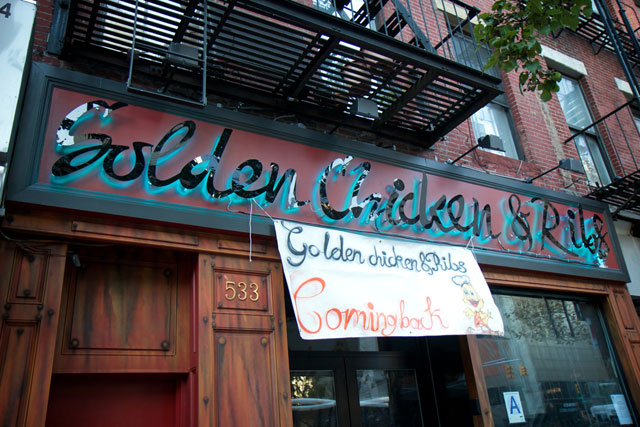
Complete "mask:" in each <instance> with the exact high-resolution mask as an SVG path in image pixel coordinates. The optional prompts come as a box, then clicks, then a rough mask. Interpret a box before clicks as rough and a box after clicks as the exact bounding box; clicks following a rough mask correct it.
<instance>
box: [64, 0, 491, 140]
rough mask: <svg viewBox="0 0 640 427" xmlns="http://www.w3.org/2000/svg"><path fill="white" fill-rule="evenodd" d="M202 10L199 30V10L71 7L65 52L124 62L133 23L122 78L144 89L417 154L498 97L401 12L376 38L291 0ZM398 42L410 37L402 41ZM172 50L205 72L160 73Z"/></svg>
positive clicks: (119, 0) (168, 5)
mask: <svg viewBox="0 0 640 427" xmlns="http://www.w3.org/2000/svg"><path fill="white" fill-rule="evenodd" d="M398 1H399V0H395V1H393V0H389V1H385V3H388V4H394V5H400V4H401V3H397V2H398ZM374 3H375V2H374V0H369V1H368V3H367V4H371V5H372V6H373V5H374ZM456 4H461V3H460V2H456ZM207 5H208V7H207V14H206V15H207V17H208V21H207V25H206V30H205V29H204V27H205V26H204V25H203V15H204V11H203V2H201V1H189V0H138V2H136V0H71V4H70V9H69V10H70V11H69V19H68V26H67V31H66V39H65V45H64V46H65V47H64V51H63V55H64V56H65V57H66V58H68V59H73V58H74V57H78V58H80V57H84V58H90V59H91V60H96V59H98V60H100V61H107V62H109V63H110V64H111V65H123V64H127V63H128V61H129V59H130V58H131V56H130V52H131V47H132V40H133V34H134V33H133V27H134V22H135V25H136V32H135V34H136V39H135V53H134V55H133V59H132V61H131V63H132V64H133V65H132V70H133V76H132V77H130V78H137V81H138V82H139V84H141V85H147V86H148V88H149V91H150V92H153V93H157V94H160V95H161V94H163V93H164V94H171V93H180V94H181V95H184V94H188V93H189V90H185V87H186V88H192V90H193V92H194V93H196V95H194V98H197V92H198V88H201V89H202V88H204V87H206V88H207V89H206V91H208V93H209V94H217V95H222V96H229V97H233V98H236V99H250V100H251V101H253V102H257V103H261V104H266V105H268V106H271V107H274V108H278V109H282V110H286V111H294V112H296V113H299V114H303V115H306V116H309V117H312V118H317V119H321V120H326V121H329V122H333V123H335V124H336V126H349V127H354V128H358V129H361V130H367V131H371V132H374V133H376V134H377V135H380V136H387V137H392V138H394V139H400V140H403V141H405V142H408V143H410V144H413V145H416V146H419V147H421V148H428V147H430V146H431V145H433V144H434V143H435V142H436V141H437V140H438V139H439V138H440V137H442V136H444V135H445V134H446V133H448V132H449V131H450V130H452V129H453V128H455V127H456V126H457V125H458V124H460V123H461V122H462V121H464V120H465V119H466V118H468V117H469V116H470V115H471V114H473V113H474V112H476V111H477V110H478V109H480V108H481V107H483V106H484V105H486V104H487V103H488V102H489V101H490V100H491V99H493V98H494V97H495V96H496V95H498V94H500V93H501V90H500V82H499V80H498V79H496V78H495V77H492V76H490V75H488V74H485V73H482V72H479V71H477V70H475V69H472V68H470V67H467V66H465V65H462V64H459V63H456V62H454V61H452V60H451V59H447V58H445V57H443V56H442V52H444V51H445V50H447V49H448V50H449V51H451V47H450V46H444V45H443V46H442V48H441V49H440V50H439V51H438V52H440V54H439V53H438V52H436V49H435V48H433V47H432V46H431V45H428V46H424V45H425V44H429V37H427V36H426V35H424V34H418V33H420V31H419V28H418V26H417V24H416V23H415V22H414V21H412V20H411V19H410V17H409V16H408V15H406V14H405V15H401V14H398V15H397V16H398V17H399V19H396V21H394V22H395V23H394V26H393V28H394V29H393V31H392V33H391V34H389V31H390V30H391V29H390V26H389V25H386V26H384V25H383V27H384V28H383V30H384V31H385V32H386V33H387V34H385V33H384V32H377V31H375V30H373V29H371V28H370V22H373V21H367V20H365V19H363V18H362V15H357V16H355V17H354V20H353V21H349V20H344V19H340V18H338V17H336V16H331V15H329V14H327V13H324V12H322V11H320V10H315V9H313V8H311V7H308V6H305V5H302V4H299V3H296V2H293V1H289V0H228V1H221V0H219V1H216V0H209V1H208V2H207ZM363 7H364V6H363ZM388 7H389V5H387V6H385V7H383V8H382V9H381V12H380V13H383V11H384V10H386V9H387V8H388ZM405 13H406V11H405ZM360 21H362V22H360ZM387 24H388V23H387ZM403 26H406V28H405V27H403ZM403 28H404V29H403ZM204 31H206V43H203V32H204ZM403 34H404V37H407V34H409V35H411V34H413V36H412V37H411V39H409V40H407V42H405V41H403V40H402V37H403ZM448 38H450V35H447V36H443V37H440V40H442V39H448ZM431 39H433V36H432V37H431ZM434 41H438V40H431V42H434ZM409 42H411V43H414V44H413V45H412V44H410V43H409ZM176 44H180V45H182V46H185V45H186V46H188V47H189V49H191V50H193V51H195V52H197V57H194V58H193V61H191V62H193V63H202V62H205V63H206V66H199V67H188V66H185V65H184V63H185V62H186V63H189V58H188V57H186V56H185V57H183V58H182V59H183V61H182V62H181V63H179V64H177V65H176V63H175V61H173V62H174V63H173V64H170V63H169V62H170V61H169V59H170V57H171V55H172V54H171V51H170V47H171V46H172V45H174V46H175V45H176ZM440 45H442V43H440V44H439V45H438V46H440ZM203 46H206V51H204V49H203ZM174 56H175V55H174ZM174 59H175V58H174ZM203 77H204V78H203ZM203 80H204V83H205V84H203V83H202V81H203ZM155 81H158V82H159V83H157V84H156V86H155V87H154V86H153V84H154V83H153V82H155ZM205 95H206V94H205ZM358 98H364V99H368V100H370V101H373V102H375V105H377V110H378V112H377V114H374V115H373V116H369V117H363V116H359V115H357V114H352V106H353V104H354V102H355V101H356V99H358Z"/></svg>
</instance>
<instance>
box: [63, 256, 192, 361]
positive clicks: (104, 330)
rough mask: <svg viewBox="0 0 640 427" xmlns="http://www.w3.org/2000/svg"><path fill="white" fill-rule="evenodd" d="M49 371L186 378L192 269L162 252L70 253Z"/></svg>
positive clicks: (187, 261)
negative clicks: (73, 258) (72, 261)
mask: <svg viewBox="0 0 640 427" xmlns="http://www.w3.org/2000/svg"><path fill="white" fill-rule="evenodd" d="M75 250H76V251H77V252H78V255H79V258H80V261H81V262H80V264H81V266H80V267H74V266H70V270H71V271H70V273H69V274H68V275H67V278H66V283H67V285H66V286H65V294H64V297H63V298H64V301H65V303H64V310H65V311H64V313H63V319H64V320H63V325H62V328H61V330H60V339H59V340H58V351H57V354H56V361H55V365H54V372H56V373H107V372H111V373H139V372H173V373H179V372H188V371H189V367H190V359H189V343H190V341H191V340H190V334H189V330H190V329H189V313H190V310H191V295H190V288H191V282H192V278H191V274H192V263H191V260H190V259H189V258H188V257H187V256H183V255H178V254H174V253H172V252H168V251H161V250H152V249H145V248H135V247H115V248H107V249H101V250H99V251H98V250H95V249H91V250H90V251H89V250H86V249H85V250H84V251H82V248H80V249H75Z"/></svg>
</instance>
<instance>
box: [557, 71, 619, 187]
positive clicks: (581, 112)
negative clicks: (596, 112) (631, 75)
mask: <svg viewBox="0 0 640 427" xmlns="http://www.w3.org/2000/svg"><path fill="white" fill-rule="evenodd" d="M559 86H560V91H559V92H558V100H559V101H560V106H561V107H562V112H563V113H564V116H565V118H566V120H567V124H568V125H569V128H570V129H571V131H572V132H578V131H581V130H582V129H584V128H585V127H587V126H589V125H590V124H591V123H593V119H592V117H591V113H590V112H589V108H588V106H587V102H586V100H585V97H584V94H583V93H582V89H581V88H580V84H579V83H578V81H577V80H575V79H572V78H571V77H567V76H562V80H560V83H559ZM573 140H574V142H575V144H576V149H577V150H578V155H579V156H580V160H581V161H582V165H583V166H584V171H585V174H586V176H587V180H588V181H589V183H590V184H591V185H608V184H610V183H611V177H610V175H609V169H608V167H607V164H606V160H605V159H606V157H605V154H604V153H603V151H602V148H601V143H600V138H599V136H598V133H597V131H596V129H595V126H594V127H592V128H590V129H588V130H586V131H584V132H583V133H581V134H580V135H578V136H576V137H575V138H573Z"/></svg>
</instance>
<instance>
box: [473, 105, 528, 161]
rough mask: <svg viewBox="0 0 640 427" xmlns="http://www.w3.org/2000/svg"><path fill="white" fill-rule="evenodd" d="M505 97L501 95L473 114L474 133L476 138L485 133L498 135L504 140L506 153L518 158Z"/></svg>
mask: <svg viewBox="0 0 640 427" xmlns="http://www.w3.org/2000/svg"><path fill="white" fill-rule="evenodd" d="M504 98H505V97H504V95H501V96H499V97H498V98H496V99H495V100H493V101H492V102H490V103H489V104H488V105H486V106H484V107H482V108H481V109H480V110H478V112H477V113H475V114H474V115H473V116H471V125H472V126H473V134H474V135H475V137H476V140H477V139H479V138H482V137H483V136H485V135H495V136H497V137H498V138H500V140H501V141H502V149H503V150H504V155H505V156H507V157H512V158H514V159H518V158H520V155H519V153H518V149H517V145H516V141H515V137H514V135H515V132H514V130H513V122H512V119H511V111H510V110H509V106H508V104H507V103H506V99H504Z"/></svg>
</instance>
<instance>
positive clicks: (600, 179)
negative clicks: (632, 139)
mask: <svg viewBox="0 0 640 427" xmlns="http://www.w3.org/2000/svg"><path fill="white" fill-rule="evenodd" d="M573 140H574V141H575V143H576V148H577V149H578V154H579V155H580V160H581V161H582V166H583V167H584V173H585V175H586V176H587V179H588V180H589V182H590V183H592V184H598V185H607V184H610V183H611V180H610V179H609V175H608V174H603V175H602V176H600V175H599V174H598V171H600V170H606V166H605V164H604V159H603V158H602V154H600V149H599V148H598V141H597V140H596V138H595V137H593V136H591V135H578V136H576V137H575V138H573Z"/></svg>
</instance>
